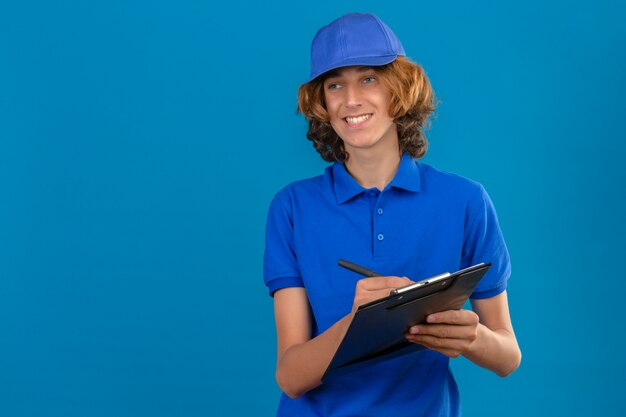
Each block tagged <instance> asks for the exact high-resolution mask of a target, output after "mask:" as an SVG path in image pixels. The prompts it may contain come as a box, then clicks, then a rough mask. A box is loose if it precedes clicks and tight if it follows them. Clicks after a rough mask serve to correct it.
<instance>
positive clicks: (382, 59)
mask: <svg viewBox="0 0 626 417" xmlns="http://www.w3.org/2000/svg"><path fill="white" fill-rule="evenodd" d="M397 57H398V55H383V56H363V57H357V58H350V59H344V60H342V61H339V62H335V63H333V65H331V66H329V67H328V68H323V69H320V70H318V71H316V72H315V73H312V74H311V76H310V78H309V79H308V80H307V81H306V83H310V82H311V81H313V80H314V79H316V78H317V77H319V76H321V75H324V74H325V73H327V72H328V71H332V70H334V69H337V68H343V67H353V66H359V65H365V66H371V67H379V66H381V65H386V64H389V63H390V62H393V61H395V60H396V58H397ZM306 83H305V84H306Z"/></svg>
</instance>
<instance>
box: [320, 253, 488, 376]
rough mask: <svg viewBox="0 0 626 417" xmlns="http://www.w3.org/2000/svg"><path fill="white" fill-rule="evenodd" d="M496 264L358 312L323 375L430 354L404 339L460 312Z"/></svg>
mask: <svg viewBox="0 0 626 417" xmlns="http://www.w3.org/2000/svg"><path fill="white" fill-rule="evenodd" d="M489 267H491V263H480V264H477V265H474V266H470V267H469V268H465V269H462V270H460V271H457V272H454V273H452V274H450V273H444V274H440V275H436V276H434V277H431V278H427V279H425V280H423V281H419V282H416V283H413V284H411V285H409V286H407V287H404V288H399V289H398V290H394V291H392V293H391V294H390V295H389V296H387V297H384V298H380V299H378V300H374V301H372V302H370V303H367V304H363V305H361V306H359V308H358V309H357V311H356V313H355V315H354V318H353V319H352V322H351V323H350V327H349V328H348V331H347V332H346V334H345V336H344V337H343V340H342V341H341V343H340V344H339V347H338V348H337V350H336V351H335V354H334V356H333V358H332V360H331V361H330V364H329V365H328V367H327V368H326V371H325V372H324V375H323V376H322V383H324V381H325V380H326V379H327V378H328V377H330V376H331V375H333V376H334V375H340V374H343V373H345V372H351V371H354V370H357V369H361V368H363V367H365V366H370V365H373V364H375V363H379V362H383V361H386V360H389V359H392V358H396V357H398V356H402V355H406V354H408V353H412V352H416V351H418V350H421V349H425V348H424V346H422V345H418V344H415V343H411V342H408V341H407V340H406V339H405V338H404V334H405V333H406V331H407V329H408V328H409V327H411V326H413V325H416V324H420V323H424V322H425V321H426V317H427V316H428V315H429V314H432V313H437V312H440V311H446V310H459V309H460V308H461V307H463V304H465V302H466V301H467V299H468V298H469V296H470V295H471V294H472V292H473V291H474V288H476V285H478V283H479V282H480V280H481V279H482V277H483V275H485V273H486V272H487V270H488V269H489Z"/></svg>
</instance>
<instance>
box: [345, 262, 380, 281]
mask: <svg viewBox="0 0 626 417" xmlns="http://www.w3.org/2000/svg"><path fill="white" fill-rule="evenodd" d="M339 266H342V267H344V268H346V269H349V270H350V271H352V272H356V273H357V274H360V275H363V276H366V277H383V276H384V275H383V274H381V273H379V272H376V271H372V270H371V269H367V268H365V267H363V266H360V265H357V264H355V263H352V262H348V261H346V260H344V259H339Z"/></svg>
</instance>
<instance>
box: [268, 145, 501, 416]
mask: <svg viewBox="0 0 626 417" xmlns="http://www.w3.org/2000/svg"><path fill="white" fill-rule="evenodd" d="M341 258H343V259H347V260H349V261H351V262H355V263H357V264H360V265H363V266H365V267H368V268H370V269H373V270H375V271H378V272H380V273H382V274H385V275H397V276H406V277H408V278H410V279H412V280H414V281H418V280H420V279H424V278H427V277H430V276H433V275H436V274H439V273H441V272H444V271H449V272H454V271H457V270H459V269H462V268H465V267H468V266H470V265H474V264H477V263H480V262H492V263H493V265H492V267H491V268H490V269H489V271H488V272H487V273H486V274H485V276H484V277H483V279H482V280H481V282H480V283H479V285H478V287H477V288H476V290H475V291H474V293H473V294H472V298H473V299H479V298H489V297H493V296H495V295H498V294H500V293H501V292H502V291H504V290H505V289H506V285H507V280H508V278H509V275H510V262H509V254H508V251H507V248H506V245H505V242H504V239H503V237H502V232H501V231H500V227H499V225H498V220H497V216H496V212H495V209H494V207H493V204H492V202H491V200H490V199H489V196H488V195H487V193H486V192H485V190H484V188H483V187H482V186H481V185H480V184H478V183H476V182H474V181H471V180H468V179H466V178H463V177H461V176H458V175H454V174H450V173H446V172H442V171H438V170H436V169H435V168H433V167H431V166H429V165H427V164H424V163H422V162H418V161H415V160H413V159H412V158H411V157H410V156H408V155H407V154H404V155H403V156H402V159H401V161H400V165H399V167H398V171H397V173H396V175H395V177H394V179H393V180H392V181H391V182H390V183H389V185H388V186H387V187H385V189H384V190H383V191H380V190H378V189H376V188H371V189H365V188H363V187H361V186H360V185H359V184H358V183H357V182H356V181H355V180H354V178H352V176H351V175H350V174H349V173H348V172H347V171H346V169H345V167H344V165H343V164H341V163H335V164H334V165H332V166H329V167H328V168H327V169H326V170H325V172H324V175H321V176H317V177H314V178H310V179H306V180H302V181H297V182H294V183H292V184H290V185H288V186H287V187H285V188H284V189H282V190H281V191H279V192H278V193H277V194H276V196H275V197H274V199H273V201H272V203H271V205H270V209H269V214H268V219H267V228H266V245H265V258H264V279H265V284H266V285H267V287H268V289H269V292H270V294H273V293H274V292H275V291H277V290H279V289H281V288H286V287H304V288H306V292H307V295H308V298H309V302H310V304H311V309H312V312H313V319H314V323H312V326H313V329H314V330H313V331H314V335H315V336H317V335H318V334H320V333H322V332H324V331H325V330H326V329H328V328H329V327H330V326H332V325H333V324H334V323H335V322H337V321H338V320H339V319H341V318H342V317H344V316H345V315H346V314H348V313H349V312H350V310H351V308H352V302H353V298H354V290H355V286H356V283H357V281H358V280H359V279H361V278H363V277H361V276H359V275H357V274H355V273H354V272H351V271H348V270H346V269H343V268H341V267H339V266H338V265H337V261H338V260H339V259H341ZM277 415H278V416H303V417H304V416H386V415H389V416H394V417H401V416H441V415H445V416H457V415H460V403H459V393H458V389H457V386H456V383H455V381H454V377H453V376H452V373H451V371H450V369H449V360H448V358H447V357H446V356H444V355H442V354H440V353H437V352H434V351H431V350H427V349H424V350H421V351H419V352H415V353H411V354H408V355H404V356H401V357H398V358H395V359H391V360H388V361H385V362H382V363H378V364H375V365H372V366H370V367H367V368H365V369H361V370H356V371H354V372H351V373H347V374H345V375H341V376H337V377H334V378H330V380H329V381H328V382H326V383H324V384H323V385H321V386H319V387H317V388H315V389H313V390H311V391H309V392H308V393H306V394H305V395H304V396H302V397H301V398H298V399H295V400H294V399H291V398H289V397H287V396H286V395H285V394H283V395H282V397H281V400H280V405H279V409H278V414H277Z"/></svg>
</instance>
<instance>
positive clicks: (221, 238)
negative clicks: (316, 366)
mask: <svg viewBox="0 0 626 417" xmlns="http://www.w3.org/2000/svg"><path fill="white" fill-rule="evenodd" d="M351 11H365V12H374V13H376V14H378V15H379V16H380V17H381V18H382V19H383V20H385V21H386V22H387V23H388V24H389V25H390V26H391V27H392V28H393V29H394V31H395V32H396V34H397V35H398V36H399V37H400V39H401V40H402V42H403V43H404V46H405V49H406V50H407V52H408V55H409V56H410V57H411V58H412V59H413V60H415V61H417V62H419V63H421V64H422V65H423V66H424V68H425V69H426V71H427V73H428V75H429V77H430V79H431V82H432V84H433V86H434V89H435V91H436V93H437V95H438V97H439V100H440V104H439V108H438V111H437V115H436V117H435V119H434V121H433V124H432V128H431V130H430V131H429V133H428V136H429V139H430V144H431V145H430V149H429V152H428V154H427V156H426V157H425V161H426V162H428V163H430V164H433V165H435V166H436V167H438V168H440V169H443V170H447V171H452V172H455V173H458V174H461V175H464V176H467V177H469V178H472V179H474V180H477V181H479V182H481V183H483V185H484V186H485V187H486V189H487V190H488V192H489V193H490V195H491V197H492V199H493V201H494V203H495V205H496V208H497V210H498V214H499V217H500V222H501V226H502V229H503V231H504V234H505V238H506V240H507V243H508V246H509V250H510V252H511V257H512V262H513V275H512V278H511V281H510V286H509V297H510V307H511V311H512V318H513V322H514V326H515V329H516V332H517V335H518V339H519V342H520V345H521V348H522V351H523V355H524V357H523V362H522V365H521V367H520V368H519V370H518V371H517V372H516V373H515V374H513V375H512V376H510V377H508V378H506V379H501V378H499V377H497V376H495V375H493V374H491V373H490V372H488V371H486V370H483V369H480V368H478V367H476V366H474V365H473V364H472V363H470V362H468V361H467V360H465V359H457V360H453V361H452V364H453V365H452V366H453V369H454V371H455V375H456V377H457V380H458V383H459V385H460V389H461V395H462V402H463V409H464V413H465V415H467V416H485V417H486V416H500V415H507V416H528V415H550V416H587V415H603V416H618V415H623V413H624V411H623V394H624V392H625V384H624V383H623V375H624V374H625V373H626V359H625V356H624V343H625V341H626V338H625V337H624V330H623V329H624V325H623V322H622V318H623V317H624V307H623V300H624V296H623V295H624V293H625V291H626V283H625V281H626V279H625V278H626V277H625V273H624V268H623V261H624V259H625V255H626V250H625V249H626V248H625V244H624V241H625V239H626V226H625V224H626V222H625V221H624V214H625V213H626V198H625V195H624V194H625V193H624V189H625V187H624V183H625V182H626V168H625V161H626V147H625V144H624V143H625V140H626V134H625V133H624V120H625V116H624V114H625V112H626V105H625V104H624V97H626V24H625V23H624V22H626V6H624V3H623V2H618V1H599V2H598V1H595V2H592V1H577V2H568V1H553V2H545V1H540V0H526V1H514V2H497V1H478V2H461V1H459V2H449V1H441V2H424V1H410V2H409V1H406V2H399V1H398V2H386V3H384V2H381V1H363V2H356V1H351V2H339V1H317V2H313V3H311V2H287V1H274V2H241V1H237V0H233V1H228V2H222V3H220V4H213V3H209V2H204V1H187V0H184V1H177V2H165V1H146V0H141V1H139V0H138V1H106V2H79V1H64V2H60V1H28V0H27V1H20V2H2V4H1V5H0V416H3V417H5V416H6V417H25V416H49V417H53V416H77V417H78V416H80V417H84V416H94V417H95V416H107V417H108V416H120V417H123V416H151V417H160V416H226V415H255V416H271V415H273V414H274V412H275V408H276V405H277V400H278V396H279V389H278V387H277V386H276V384H275V381H274V364H275V355H276V347H275V330H274V323H273V311H272V300H271V298H269V297H268V295H267V291H266V289H265V287H264V285H263V280H262V274H261V272H262V254H263V234H264V227H265V216H266V212H267V207H268V204H269V202H270V200H271V198H272V197H273V195H274V193H275V192H276V191H278V190H279V189H280V188H281V187H283V186H284V185H286V184H287V183H288V182H290V181H293V180H296V179H299V178H304V177H309V176H313V175H317V174H319V173H321V172H322V170H323V168H324V167H325V166H326V164H325V163H324V162H323V161H322V160H321V158H319V156H318V155H317V153H316V152H315V151H314V149H313V148H312V146H311V144H310V142H308V141H307V140H306V138H305V132H306V124H305V122H304V120H303V119H302V117H301V116H298V115H297V114H296V113H295V106H296V91H297V88H298V86H299V84H300V83H301V82H303V81H304V80H306V79H307V77H308V65H309V55H308V54H309V45H310V41H311V39H312V37H313V35H314V34H315V32H316V30H317V28H318V27H320V26H321V25H324V24H326V23H328V22H330V21H331V20H333V19H334V18H336V17H339V16H340V15H342V14H344V13H347V12H351ZM415 278H419V277H415Z"/></svg>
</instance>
